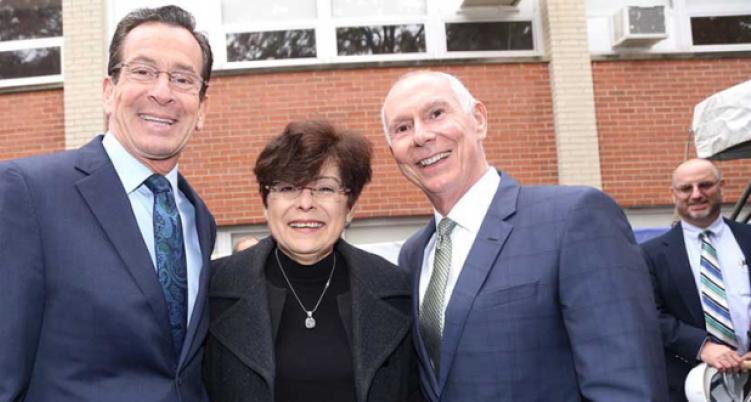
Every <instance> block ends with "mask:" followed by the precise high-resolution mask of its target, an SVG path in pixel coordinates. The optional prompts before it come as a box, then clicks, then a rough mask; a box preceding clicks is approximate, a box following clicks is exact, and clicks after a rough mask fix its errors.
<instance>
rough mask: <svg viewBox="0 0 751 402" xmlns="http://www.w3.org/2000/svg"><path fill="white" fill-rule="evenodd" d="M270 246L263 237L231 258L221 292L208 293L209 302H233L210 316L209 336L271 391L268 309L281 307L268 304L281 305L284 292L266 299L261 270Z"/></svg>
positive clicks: (270, 334) (271, 375)
mask: <svg viewBox="0 0 751 402" xmlns="http://www.w3.org/2000/svg"><path fill="white" fill-rule="evenodd" d="M273 246H274V243H273V241H272V240H271V238H270V237H267V238H265V239H263V240H261V242H260V243H258V244H257V245H256V246H255V247H253V248H252V249H251V250H249V252H248V253H241V254H239V255H236V256H234V257H231V258H234V260H231V261H229V262H228V263H227V265H226V266H225V268H226V269H227V270H228V271H227V272H225V273H224V274H223V275H222V278H221V280H222V283H221V288H222V292H215V291H214V290H210V291H209V297H210V299H211V300H215V299H228V300H236V302H235V303H234V304H233V305H232V306H231V307H229V308H227V309H226V310H225V311H224V312H222V314H221V315H220V316H218V317H212V321H211V329H210V331H211V333H212V335H213V336H214V337H215V338H216V339H217V341H219V342H221V343H222V344H223V345H224V346H225V347H226V348H227V349H228V350H229V351H230V352H232V353H233V354H235V355H236V356H237V358H238V359H240V361H241V362H243V364H245V365H246V366H248V368H249V369H251V370H253V371H255V372H256V373H258V374H259V375H260V376H261V377H262V378H263V379H264V380H265V381H266V384H267V385H268V386H269V388H270V389H271V390H273V389H274V376H275V371H276V368H275V365H274V356H273V353H274V341H273V338H272V336H273V334H272V332H273V328H274V327H275V326H276V325H275V324H274V323H273V321H272V313H271V311H270V310H276V311H281V307H282V306H278V307H276V308H274V307H272V308H271V309H270V308H269V301H271V304H272V305H274V306H276V305H277V304H280V303H281V305H283V304H284V298H285V297H286V296H285V294H284V293H282V294H281V295H279V294H277V293H278V292H274V297H273V298H272V299H271V300H270V299H269V295H268V292H267V287H266V278H265V275H264V269H265V267H266V259H267V258H268V256H269V254H270V252H271V250H272V248H273ZM215 280H216V279H215ZM212 289H213V286H212ZM279 296H281V300H279ZM276 315H277V317H278V316H279V314H276ZM269 323H272V325H271V326H269Z"/></svg>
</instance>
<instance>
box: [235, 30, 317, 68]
mask: <svg viewBox="0 0 751 402" xmlns="http://www.w3.org/2000/svg"><path fill="white" fill-rule="evenodd" d="M305 57H316V35H315V30H313V29H297V30H287V31H267V32H244V33H234V34H228V35H227V61H250V60H273V59H299V58H305Z"/></svg>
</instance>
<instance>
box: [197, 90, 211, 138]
mask: <svg viewBox="0 0 751 402" xmlns="http://www.w3.org/2000/svg"><path fill="white" fill-rule="evenodd" d="M200 102H201V103H200V104H199V105H198V118H197V119H196V125H195V127H194V129H195V130H196V131H201V130H202V129H203V124H204V120H205V119H206V111H207V110H208V108H209V97H208V95H204V96H203V99H201V101H200Z"/></svg>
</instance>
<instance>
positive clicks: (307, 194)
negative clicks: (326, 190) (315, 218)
mask: <svg viewBox="0 0 751 402" xmlns="http://www.w3.org/2000/svg"><path fill="white" fill-rule="evenodd" d="M297 206H298V208H300V209H302V210H305V211H307V210H310V209H312V208H313V192H312V191H311V190H310V189H309V188H303V189H302V192H301V193H300V196H299V197H297Z"/></svg>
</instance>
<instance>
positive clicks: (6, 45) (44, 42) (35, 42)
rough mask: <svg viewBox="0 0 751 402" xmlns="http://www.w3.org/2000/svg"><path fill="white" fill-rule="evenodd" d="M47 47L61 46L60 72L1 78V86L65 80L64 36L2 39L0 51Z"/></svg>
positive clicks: (39, 83)
mask: <svg viewBox="0 0 751 402" xmlns="http://www.w3.org/2000/svg"><path fill="white" fill-rule="evenodd" d="M61 7H62V6H61ZM60 12H61V13H62V9H61V10H60ZM47 47H57V48H60V74H51V75H37V76H29V77H20V78H0V88H8V87H15V86H27V85H43V84H56V83H61V82H63V60H64V51H65V49H64V48H63V37H62V36H52V37H49V38H34V39H17V40H7V41H0V52H12V51H17V50H29V49H39V48H47Z"/></svg>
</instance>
